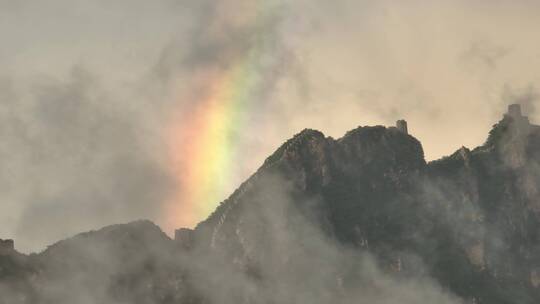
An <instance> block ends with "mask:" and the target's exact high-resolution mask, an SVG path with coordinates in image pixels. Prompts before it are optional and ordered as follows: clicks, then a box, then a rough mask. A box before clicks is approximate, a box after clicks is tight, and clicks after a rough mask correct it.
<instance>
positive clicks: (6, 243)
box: [0, 239, 15, 254]
mask: <svg viewBox="0 0 540 304" xmlns="http://www.w3.org/2000/svg"><path fill="white" fill-rule="evenodd" d="M14 250H15V242H14V241H13V240H2V239H0V254H8V253H10V252H13V251H14Z"/></svg>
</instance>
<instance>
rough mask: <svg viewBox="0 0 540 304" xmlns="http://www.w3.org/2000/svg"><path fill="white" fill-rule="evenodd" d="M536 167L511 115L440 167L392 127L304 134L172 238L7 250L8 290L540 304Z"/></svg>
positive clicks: (206, 299) (104, 296) (178, 298)
mask: <svg viewBox="0 0 540 304" xmlns="http://www.w3.org/2000/svg"><path fill="white" fill-rule="evenodd" d="M539 164H540V127H538V126H534V125H530V124H528V123H526V122H524V120H518V119H516V118H515V117H512V116H510V115H507V116H505V117H504V119H503V120H501V121H500V122H499V123H498V124H496V125H495V126H494V128H493V129H492V131H491V132H490V135H489V137H488V139H487V141H486V143H485V144H484V145H482V146H480V147H478V148H475V149H473V150H469V149H467V148H461V149H459V150H458V151H456V152H455V153H454V154H452V155H450V156H448V157H445V158H443V159H440V160H437V161H434V162H431V163H426V162H425V160H424V155H423V151H422V146H421V144H420V143H419V142H418V140H416V139H415V138H414V137H412V136H410V135H408V134H406V133H404V132H401V131H399V130H398V129H396V128H385V127H382V126H376V127H360V128H357V129H355V130H352V131H350V132H348V133H347V134H346V135H345V136H344V137H343V138H340V139H333V138H330V137H325V136H324V135H323V134H322V133H321V132H318V131H315V130H304V131H302V132H301V133H299V134H297V135H296V136H294V137H293V138H292V139H290V140H289V141H287V142H286V143H285V144H283V145H282V146H281V147H280V148H279V149H277V151H276V152H275V153H274V154H272V155H271V156H270V157H269V158H268V159H267V160H266V161H265V163H264V164H263V166H262V167H261V168H260V169H259V170H258V171H257V172H256V173H255V174H254V175H253V176H252V177H251V178H249V179H248V180H247V181H246V182H245V183H244V184H243V185H241V186H240V187H239V189H238V190H237V191H235V193H233V194H232V195H231V197H229V198H228V199H227V200H225V201H224V202H223V203H222V204H221V205H220V206H219V207H218V208H217V209H216V211H215V212H214V213H213V214H212V215H211V216H210V217H209V218H208V219H207V220H205V221H203V222H201V223H200V224H199V225H198V226H197V227H196V229H195V230H194V231H189V230H181V231H179V233H178V236H179V237H178V238H177V241H173V240H170V239H169V238H168V237H167V236H165V235H164V234H163V233H162V232H161V231H160V230H159V228H158V227H156V226H155V225H153V224H151V223H149V222H137V223H132V224H129V225H121V226H112V227H108V228H104V229H103V230H100V231H97V232H91V233H87V234H83V235H80V236H77V237H75V238H74V239H70V240H66V241H62V242H59V243H57V244H55V245H53V246H51V247H50V248H49V249H47V250H46V251H44V252H43V253H41V254H38V255H33V256H30V257H24V258H22V260H21V258H19V260H17V261H18V262H14V261H15V259H14V257H12V256H5V257H0V260H2V259H3V260H2V261H4V262H3V263H4V264H5V263H8V262H6V261H11V262H9V263H11V264H9V265H12V268H10V269H11V270H10V271H11V272H6V271H5V269H4V268H0V282H3V283H2V284H0V291H1V290H2V286H8V285H6V284H15V283H13V282H17V288H19V289H17V290H19V293H18V294H17V295H18V296H13V292H12V293H11V294H10V295H11V296H12V297H11V298H10V303H17V302H16V301H15V300H13V299H17V301H19V302H20V303H53V302H55V303H62V301H64V302H66V301H67V302H70V301H69V300H66V299H70V298H71V299H72V301H71V303H75V302H77V301H78V302H81V303H86V302H84V301H83V300H85V299H86V300H89V299H90V300H89V301H91V300H93V301H94V302H95V301H96V299H97V300H99V301H101V302H103V303H109V302H110V303H123V302H126V301H127V302H129V303H270V302H272V303H303V302H309V303H330V302H333V303H335V302H340V303H355V302H357V301H358V300H362V301H368V302H370V303H433V302H437V303H463V302H468V303H489V304H497V303H520V304H523V303H538V302H539V301H540V233H539V231H540V202H539V201H540V200H539V199H540V195H539V194H540V193H539V189H540V188H539V186H540V166H539ZM17 263H18V264H17ZM4 264H2V265H4ZM5 265H7V264H5ZM3 269H4V270H3ZM2 270H3V272H2ZM10 273H11V275H13V274H14V273H16V274H17V276H18V277H17V280H15V279H14V278H13V276H11V275H10ZM60 286H62V288H61V287H60ZM66 286H68V287H69V288H67V289H66V288H65V287H66ZM85 286H86V288H85ZM90 287H91V288H90ZM66 290H67V291H66ZM70 290H71V291H73V293H70V292H69V291H70ZM85 292H88V294H85ZM21 294H22V296H21ZM96 294H99V295H100V297H96V296H95V295H96ZM81 295H82V298H81ZM0 297H1V296H0ZM73 299H75V300H73ZM81 299H82V300H81ZM40 301H41V302H40ZM74 301H75V302H74ZM67 302H66V303H67ZM0 303H1V301H0Z"/></svg>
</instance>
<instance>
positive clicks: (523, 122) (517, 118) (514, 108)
mask: <svg viewBox="0 0 540 304" xmlns="http://www.w3.org/2000/svg"><path fill="white" fill-rule="evenodd" d="M505 116H509V117H511V118H512V120H513V121H514V122H515V125H516V127H517V128H518V129H520V130H527V129H528V127H529V125H530V123H529V117H527V116H524V115H523V114H522V112H521V105H520V104H518V103H514V104H511V105H509V106H508V113H506V115H505Z"/></svg>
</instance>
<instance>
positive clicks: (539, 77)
mask: <svg viewBox="0 0 540 304" xmlns="http://www.w3.org/2000/svg"><path fill="white" fill-rule="evenodd" d="M539 15H540V4H539V3H538V2H537V1H525V0H522V1H502V0H500V1H497V0H491V1H474V2H473V1H427V0H426V1H384V0H382V1H381V0H377V1H374V0H373V1H361V0H354V1H353V0H337V1H326V0H324V1H323V0H311V1H308V0H295V1H277V0H264V1H263V0H155V1H146V0H112V1H111V0H93V1H88V0H44V1H13V0H0V66H1V67H2V68H1V69H0V168H2V169H1V170H0V238H14V239H15V240H16V246H17V247H18V248H19V249H20V250H22V251H25V252H29V251H32V250H41V249H43V248H44V246H46V245H47V244H51V243H52V242H54V241H57V240H59V239H61V238H64V237H68V236H70V235H73V234H75V233H78V232H82V231H85V230H89V229H94V228H99V227H101V226H103V225H107V224H112V223H120V222H126V221H131V220H134V219H139V218H149V219H151V220H154V221H155V222H156V223H158V224H163V222H164V221H165V219H164V217H163V213H164V210H166V209H167V208H166V207H167V206H165V204H167V203H168V202H169V201H170V196H171V193H175V192H178V191H181V187H182V186H181V185H178V184H177V183H176V182H175V179H174V178H173V177H171V174H170V170H169V166H170V164H169V163H168V161H169V160H168V157H169V156H168V155H167V148H166V146H167V142H168V140H170V139H168V138H167V137H168V136H170V134H169V133H168V132H167V128H168V126H169V125H170V124H171V121H170V120H171V119H172V118H171V117H178V116H175V115H171V113H179V114H186V113H190V111H191V110H192V109H193V108H194V107H195V106H196V104H197V102H199V100H198V99H197V98H196V96H197V94H198V92H199V91H200V90H204V89H205V85H206V84H205V82H204V79H205V78H204V77H203V78H202V80H201V78H197V79H194V78H196V77H195V76H194V75H200V73H201V71H209V70H216V69H218V70H226V69H228V68H230V67H231V66H234V65H235V64H237V63H238V62H242V60H243V58H244V57H246V56H249V55H250V54H251V51H253V50H254V49H257V52H259V55H258V56H260V61H261V62H263V63H264V64H262V65H261V66H264V67H265V68H263V69H258V70H256V71H255V72H254V73H266V74H271V75H270V76H271V77H270V76H268V75H265V76H264V77H263V78H264V79H265V82H266V83H265V85H262V86H260V87H259V88H258V90H259V92H258V93H257V94H256V95H254V96H255V97H256V98H257V100H256V101H253V102H252V105H253V106H252V107H251V108H250V110H249V111H247V110H246V113H244V114H245V115H247V116H249V117H250V119H251V120H250V121H251V124H250V126H249V128H246V129H245V130H239V131H238V136H239V137H240V139H239V140H238V142H239V147H238V148H239V158H240V159H241V161H237V162H236V163H235V164H233V166H232V167H233V168H234V169H233V172H232V175H233V176H232V178H231V180H230V182H229V184H228V185H226V186H223V189H218V191H219V192H220V193H221V196H222V198H225V197H226V196H227V195H228V194H229V193H230V192H231V191H232V190H233V189H234V188H235V187H236V186H237V185H238V184H239V183H240V182H241V181H242V180H244V179H245V178H246V177H247V176H249V175H250V174H251V173H252V172H253V171H254V170H255V169H256V168H257V167H258V166H259V165H260V164H261V163H262V162H263V161H264V159H265V157H266V156H268V155H269V154H270V153H271V152H272V151H273V150H274V149H275V148H277V147H278V146H279V145H280V144H281V143H282V142H283V141H284V140H286V139H287V138H289V137H291V136H292V135H293V134H295V133H297V132H299V131H300V130H302V129H303V128H315V129H319V130H321V131H323V132H324V133H325V134H327V135H329V136H333V137H336V138H337V137H340V136H342V135H343V134H344V132H346V131H347V130H350V129H352V128H355V127H357V126H359V125H376V124H383V125H393V124H394V122H395V120H396V119H400V118H405V119H407V120H408V122H409V130H410V132H411V133H412V134H413V135H414V136H416V137H417V138H418V139H420V140H421V141H422V144H423V146H424V150H425V153H426V157H427V159H428V160H432V159H436V158H439V157H441V156H443V155H448V154H450V153H452V152H453V151H455V150H456V149H458V148H459V147H461V146H463V145H464V146H467V147H475V146H477V145H479V144H482V143H483V141H484V140H485V139H486V137H487V132H488V131H489V129H490V127H491V125H492V124H493V123H495V122H496V121H497V120H498V119H499V118H500V117H501V115H502V113H503V112H504V111H505V108H506V104H508V103H510V102H515V101H518V102H522V103H523V104H524V106H525V110H526V111H527V112H528V113H529V115H530V116H531V120H532V121H538V118H537V115H536V112H535V111H534V110H535V104H536V99H537V97H538V91H537V88H538V86H539V85H540V84H539V81H540V41H539V40H538V37H537V36H538V35H537V33H538V29H539V28H540V19H539V18H538V16H539ZM253 37H256V39H254V38H253ZM261 41H262V42H261ZM261 45H263V47H261ZM255 97H253V98H255ZM180 125H181V124H180ZM180 158H181V157H180ZM183 161H185V162H189V161H190V160H189V159H184V160H183ZM178 203H179V204H181V202H178ZM215 203H216V204H217V203H218V202H215ZM201 220H202V218H201ZM170 228H171V227H167V228H166V230H167V232H168V233H170V232H171V231H170Z"/></svg>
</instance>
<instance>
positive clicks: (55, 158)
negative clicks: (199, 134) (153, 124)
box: [0, 68, 169, 251]
mask: <svg viewBox="0 0 540 304" xmlns="http://www.w3.org/2000/svg"><path fill="white" fill-rule="evenodd" d="M24 93H25V94H24V96H21V97H18V98H17V97H14V94H10V96H3V99H2V105H3V106H4V107H3V109H4V111H0V113H1V114H0V115H1V121H2V127H1V129H2V130H3V132H2V140H3V141H4V142H5V143H6V145H3V146H2V148H1V149H0V155H2V162H3V163H4V168H5V170H3V171H2V173H1V174H0V180H2V184H3V185H4V186H3V189H4V191H3V193H4V199H5V200H6V203H5V204H2V209H3V210H2V212H1V213H2V214H5V215H7V216H8V217H15V219H16V220H15V219H13V218H12V220H11V222H12V224H13V225H15V227H14V231H13V233H14V236H15V238H16V239H17V243H18V248H19V249H21V250H23V251H27V250H30V249H37V248H40V247H42V246H44V245H46V244H48V243H50V242H51V240H54V239H61V238H64V237H67V236H69V235H70V234H73V233H74V232H78V231H84V230H88V229H91V228H94V227H95V226H96V225H104V224H108V223H111V222H118V221H120V222H121V221H125V220H127V219H133V218H143V217H144V218H146V217H147V218H154V219H155V218H157V217H158V216H159V213H160V209H161V208H160V203H161V202H162V201H163V199H164V196H165V195H166V193H167V189H168V186H169V185H168V182H167V180H168V179H167V176H166V173H165V171H164V169H163V168H162V167H161V164H160V163H159V159H158V158H156V155H152V153H150V151H148V150H147V147H146V144H147V143H148V142H150V140H148V141H147V139H146V138H145V136H144V135H145V134H147V131H146V130H145V128H146V126H145V125H144V120H142V119H137V120H133V118H132V117H131V115H134V113H130V111H129V110H126V108H124V107H118V106H119V104H117V103H114V102H113V101H111V100H110V98H111V97H110V96H109V95H108V94H107V92H106V90H104V89H103V87H102V86H101V85H100V83H99V80H98V79H96V78H94V77H93V76H92V75H91V74H89V73H88V72H87V71H86V70H85V69H83V68H75V69H74V70H73V71H72V73H71V74H70V75H69V76H68V77H67V78H66V79H63V80H53V79H45V80H44V81H43V82H42V83H40V84H39V85H34V86H32V87H31V88H29V89H28V91H25V92H24ZM136 123H137V124H136Z"/></svg>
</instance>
